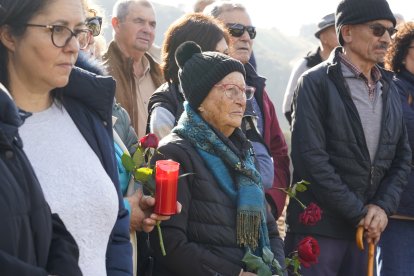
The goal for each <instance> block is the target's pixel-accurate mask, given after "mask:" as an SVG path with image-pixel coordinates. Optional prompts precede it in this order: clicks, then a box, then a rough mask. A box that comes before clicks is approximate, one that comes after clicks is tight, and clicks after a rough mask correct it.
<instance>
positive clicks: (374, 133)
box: [285, 0, 411, 276]
mask: <svg viewBox="0 0 414 276" xmlns="http://www.w3.org/2000/svg"><path fill="white" fill-rule="evenodd" d="M395 23H396V22H395V18H394V15H393V13H392V12H391V10H390V7H389V5H388V3H387V2H386V1H385V0H363V1H362V0H342V1H341V2H340V3H339V4H338V7H337V10H336V14H335V28H336V32H337V36H338V40H339V43H340V44H341V46H342V47H338V48H336V49H335V50H334V51H333V52H332V54H331V56H330V57H329V58H328V60H326V61H325V62H322V63H321V64H319V65H317V66H315V67H313V68H312V69H310V70H308V71H306V72H305V73H304V74H303V75H302V76H301V78H300V79H299V81H298V86H297V89H296V91H295V95H294V100H293V113H292V154H291V157H292V162H293V167H294V172H293V183H295V182H297V181H300V180H302V179H304V180H307V181H309V182H310V185H309V188H308V190H306V191H305V192H302V193H298V198H299V199H300V200H301V201H302V203H304V204H305V205H309V204H310V203H311V202H313V203H316V204H317V205H319V207H320V208H321V209H322V212H323V214H322V219H321V220H320V221H319V222H317V224H316V225H313V226H309V225H304V224H301V223H300V222H299V214H300V213H302V212H303V209H302V208H301V207H300V206H299V205H298V203H297V202H296V201H294V200H291V201H290V203H289V206H288V209H287V212H288V216H287V223H288V233H287V237H286V240H285V244H286V252H290V251H291V250H292V249H295V248H294V246H295V245H296V241H298V240H300V239H301V238H302V237H303V236H308V235H311V236H313V237H314V238H315V239H316V240H317V241H318V244H319V247H320V256H319V259H318V263H317V264H315V265H314V266H311V267H310V268H302V271H301V273H302V275H304V276H309V275H312V276H313V275H318V276H321V275H322V276H323V275H326V276H331V275H365V274H366V272H367V251H368V250H364V251H360V250H359V249H358V248H357V246H356V243H355V233H356V229H357V227H358V226H362V227H363V228H364V230H365V233H364V239H365V241H366V242H373V243H374V244H377V242H378V241H379V239H380V236H381V233H382V232H383V231H384V228H385V227H386V226H387V223H388V217H389V216H390V215H392V214H393V213H394V212H395V211H396V208H397V206H398V203H399V201H400V195H401V192H402V190H403V189H404V187H405V185H406V183H407V177H408V174H409V172H410V163H411V150H410V147H409V145H408V142H407V133H406V129H405V127H404V122H403V116H402V110H401V103H400V99H399V96H398V92H397V89H396V87H395V85H394V84H393V82H392V73H391V72H388V71H385V70H384V69H382V68H381V67H379V66H378V65H377V63H379V62H382V61H383V59H384V56H385V53H386V51H387V47H388V45H389V44H390V42H391V36H392V34H393V33H394V31H395V29H394V27H395ZM366 247H367V246H366Z"/></svg>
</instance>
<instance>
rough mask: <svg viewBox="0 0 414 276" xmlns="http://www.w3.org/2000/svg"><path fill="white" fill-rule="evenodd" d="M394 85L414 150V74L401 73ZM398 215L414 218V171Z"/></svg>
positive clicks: (411, 173)
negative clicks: (396, 88)
mask: <svg viewBox="0 0 414 276" xmlns="http://www.w3.org/2000/svg"><path fill="white" fill-rule="evenodd" d="M394 83H395V84H396V85H397V87H398V91H399V93H400V99H401V104H402V109H403V114H404V119H405V125H406V127H407V134H408V141H409V143H410V147H411V150H412V149H414V102H413V99H414V74H411V73H410V72H408V71H405V70H404V71H402V72H399V73H397V74H396V76H395V78H394ZM411 164H413V162H412V161H411ZM397 214H399V215H406V216H412V217H414V170H411V172H410V176H409V178H408V184H407V186H406V187H405V189H404V192H403V193H402V195H401V201H400V205H399V206H398V210H397Z"/></svg>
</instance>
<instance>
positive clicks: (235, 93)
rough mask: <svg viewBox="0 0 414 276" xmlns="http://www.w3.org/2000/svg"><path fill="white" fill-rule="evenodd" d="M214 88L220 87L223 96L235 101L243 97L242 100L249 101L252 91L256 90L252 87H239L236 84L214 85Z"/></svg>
mask: <svg viewBox="0 0 414 276" xmlns="http://www.w3.org/2000/svg"><path fill="white" fill-rule="evenodd" d="M214 86H217V87H220V88H221V89H223V91H224V94H225V95H226V96H227V98H229V99H232V100H234V99H236V98H239V97H243V99H246V100H250V99H252V98H253V95H254V91H256V89H255V88H254V87H252V86H246V87H240V86H238V85H237V84H232V83H226V84H216V85H214Z"/></svg>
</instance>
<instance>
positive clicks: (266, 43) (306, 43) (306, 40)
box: [95, 0, 318, 141]
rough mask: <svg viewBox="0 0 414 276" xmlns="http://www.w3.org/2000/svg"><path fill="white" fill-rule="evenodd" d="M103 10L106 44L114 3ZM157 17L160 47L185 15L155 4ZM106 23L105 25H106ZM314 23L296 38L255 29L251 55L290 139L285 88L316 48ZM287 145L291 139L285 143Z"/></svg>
mask: <svg viewBox="0 0 414 276" xmlns="http://www.w3.org/2000/svg"><path fill="white" fill-rule="evenodd" d="M95 2H96V3H97V4H99V5H100V6H101V7H102V9H103V10H104V13H105V16H104V31H103V33H104V36H105V39H106V41H107V42H109V41H110V40H111V39H112V27H111V26H110V18H111V13H112V7H113V4H114V2H115V1H114V0H95ZM154 7H155V10H156V16H157V31H156V36H155V44H157V45H161V44H162V41H163V39H164V32H165V31H166V29H167V28H168V26H169V25H170V24H171V23H172V22H173V21H174V20H176V19H177V18H179V17H180V16H182V15H183V14H184V11H183V9H180V8H179V7H171V6H166V5H162V4H157V3H154ZM105 22H106V23H105ZM253 24H254V22H253ZM315 25H316V23H315V24H310V25H304V26H302V28H301V31H300V34H299V36H287V35H285V34H283V33H281V32H280V31H279V30H278V29H276V28H272V29H263V28H258V29H257V36H256V38H255V40H254V46H253V49H254V54H255V57H256V61H257V70H258V73H259V74H260V75H262V76H264V77H265V78H266V79H267V82H266V84H267V88H266V90H267V92H268V94H269V96H270V98H271V99H272V101H273V104H274V106H275V108H276V112H277V116H278V119H279V122H280V125H281V128H282V129H283V131H284V132H285V134H286V135H289V125H288V123H287V121H286V119H285V117H284V115H283V113H282V103H283V95H284V92H285V88H286V85H287V82H288V79H289V76H290V71H291V69H292V65H293V64H294V63H295V62H296V61H297V60H298V59H299V58H301V57H302V56H304V55H306V53H307V52H309V51H310V50H313V49H314V48H315V47H316V46H317V43H318V41H317V39H316V38H315V37H314V35H313V34H314V32H315V29H316V26H315ZM287 140H288V141H290V139H287Z"/></svg>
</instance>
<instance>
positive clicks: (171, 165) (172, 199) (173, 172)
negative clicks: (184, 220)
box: [154, 160, 180, 216]
mask: <svg viewBox="0 0 414 276" xmlns="http://www.w3.org/2000/svg"><path fill="white" fill-rule="evenodd" d="M179 169H180V164H179V163H177V162H175V161H172V160H158V161H157V162H156V163H155V184H156V186H155V208H154V213H156V214H160V215H166V216H170V215H174V214H176V213H177V182H178V172H179Z"/></svg>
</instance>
